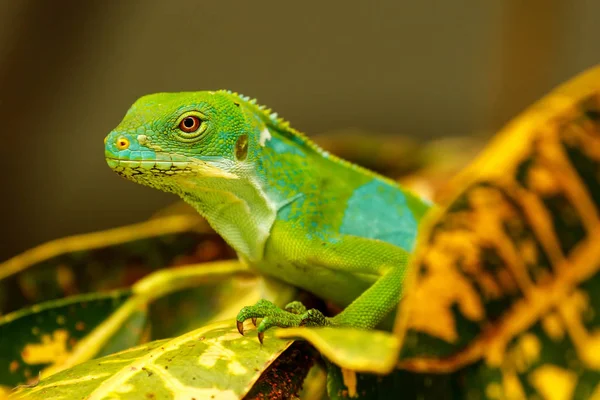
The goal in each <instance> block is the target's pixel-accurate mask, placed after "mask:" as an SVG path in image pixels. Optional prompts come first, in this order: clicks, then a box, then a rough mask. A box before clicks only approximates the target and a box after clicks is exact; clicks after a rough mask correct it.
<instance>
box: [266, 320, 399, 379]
mask: <svg viewBox="0 0 600 400" xmlns="http://www.w3.org/2000/svg"><path fill="white" fill-rule="evenodd" d="M277 337H279V338H283V339H297V338H302V339H305V340H307V341H308V342H310V344H312V345H313V346H315V348H316V349H317V350H318V351H319V352H320V353H321V354H322V355H323V356H325V357H327V358H328V359H329V360H330V361H332V362H333V363H335V364H337V365H339V366H340V367H343V368H345V369H350V370H354V371H358V372H372V373H379V374H384V373H388V372H389V371H390V370H392V369H393V367H394V366H395V365H396V362H397V360H398V350H399V348H400V342H399V341H398V338H397V337H396V336H394V335H392V334H390V333H388V332H383V331H374V330H362V329H352V328H341V327H336V328H333V327H322V328H312V327H311V328H308V327H300V328H288V329H278V330H277Z"/></svg>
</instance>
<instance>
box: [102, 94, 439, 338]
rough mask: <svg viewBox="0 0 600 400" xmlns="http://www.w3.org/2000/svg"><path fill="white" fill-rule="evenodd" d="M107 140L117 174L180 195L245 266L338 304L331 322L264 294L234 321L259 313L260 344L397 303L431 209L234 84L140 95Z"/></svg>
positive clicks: (358, 321) (369, 320)
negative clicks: (276, 334)
mask: <svg viewBox="0 0 600 400" xmlns="http://www.w3.org/2000/svg"><path fill="white" fill-rule="evenodd" d="M105 145H106V146H105V155H106V160H107V162H108V164H109V166H110V167H111V168H112V169H113V170H114V171H115V172H117V173H118V174H119V175H121V176H123V177H125V178H127V179H130V180H132V181H135V182H138V183H141V184H143V185H147V186H151V187H154V188H157V189H160V190H163V191H166V192H172V193H175V194H177V195H179V196H180V197H182V198H183V199H184V200H185V201H187V202H188V203H189V204H191V205H192V206H193V207H195V208H196V210H198V212H199V213H200V214H202V215H203V216H204V217H205V218H206V219H207V220H208V222H209V223H210V224H211V226H212V227H213V228H214V229H215V230H216V231H217V232H218V233H219V234H220V235H221V236H222V237H223V238H224V239H225V240H226V241H227V242H228V243H229V244H230V245H231V246H232V247H233V248H234V249H235V250H236V252H237V254H238V256H239V258H240V259H241V260H243V261H244V262H246V263H247V264H248V265H250V266H251V267H253V268H255V269H257V270H258V271H259V272H260V273H262V274H266V275H269V276H271V277H274V278H277V279H280V280H283V281H285V282H288V283H290V284H292V285H295V286H297V287H300V288H303V289H305V290H307V291H309V292H312V293H314V294H315V295H317V296H319V297H321V298H323V299H326V300H329V301H331V302H333V303H335V304H337V305H338V306H340V307H342V308H344V310H343V311H342V312H341V313H340V314H338V315H336V316H335V317H332V318H326V317H324V316H323V315H322V314H321V313H320V312H319V311H317V310H306V309H305V308H304V306H302V305H301V304H299V303H297V302H294V303H291V304H290V305H288V307H286V308H287V310H281V309H280V308H278V307H276V306H275V305H273V304H272V303H270V302H268V301H266V300H261V301H260V302H258V303H257V304H256V305H254V306H249V307H244V308H243V309H242V310H241V311H240V313H239V314H238V317H237V321H238V327H241V323H242V322H243V321H244V320H246V319H250V318H252V319H253V321H256V318H262V321H261V323H260V324H259V326H258V332H259V338H260V339H262V333H263V332H264V331H265V330H266V329H268V328H269V327H272V326H280V327H290V326H299V325H312V326H315V325H344V326H352V327H357V328H367V329H368V328H374V327H375V326H376V325H378V324H379V323H380V322H382V321H383V320H384V318H385V317H386V315H388V314H390V312H391V311H392V310H393V309H394V308H395V307H396V305H397V304H398V302H399V301H400V298H401V294H402V282H403V279H404V273H405V266H406V263H407V259H408V254H409V252H410V251H411V250H412V247H413V244H414V240H415V236H416V233H417V226H418V223H419V220H420V219H421V217H422V216H423V214H424V213H425V212H426V211H427V208H428V206H427V205H426V204H425V203H424V202H422V201H421V200H419V199H418V198H417V197H415V196H414V195H412V194H411V193H409V192H407V191H405V190H403V189H402V188H400V187H399V186H398V185H397V184H396V183H394V182H392V181H390V180H388V179H386V178H384V177H381V176H379V175H377V174H375V173H373V172H371V171H368V170H366V169H363V168H361V167H359V166H356V165H354V164H351V163H349V162H347V161H344V160H341V159H339V158H337V157H335V156H333V155H330V154H328V153H327V152H325V151H323V150H321V149H320V148H319V147H317V146H316V145H315V144H314V143H312V142H311V141H309V140H308V139H307V138H306V137H304V136H303V135H301V134H300V133H298V132H297V131H295V130H293V129H292V128H291V127H290V126H289V124H288V123H287V122H285V121H283V120H281V119H279V118H277V116H276V114H270V112H269V110H266V109H265V108H264V107H261V106H258V105H256V102H255V101H254V100H250V99H249V98H247V97H244V96H241V95H238V94H236V93H232V92H229V91H218V92H186V93H159V94H153V95H148V96H144V97H142V98H140V99H139V100H138V101H137V102H135V104H134V105H133V106H132V107H131V109H130V110H129V111H128V112H127V114H126V116H125V118H124V119H123V121H122V122H121V123H120V124H119V126H118V127H117V128H115V129H114V130H113V131H112V132H111V133H110V134H109V135H108V136H107V137H106V139H105ZM240 331H241V332H242V330H241V329H240Z"/></svg>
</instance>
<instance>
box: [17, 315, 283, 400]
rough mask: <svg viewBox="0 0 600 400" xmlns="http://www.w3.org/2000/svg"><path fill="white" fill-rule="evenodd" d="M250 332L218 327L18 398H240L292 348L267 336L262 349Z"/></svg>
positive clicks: (92, 365) (107, 361) (60, 377)
mask: <svg viewBox="0 0 600 400" xmlns="http://www.w3.org/2000/svg"><path fill="white" fill-rule="evenodd" d="M246 329H248V333H249V335H248V336H241V335H240V334H239V333H238V331H237V329H236V327H235V326H234V323H233V321H227V322H221V323H215V324H213V325H210V326H206V327H203V328H201V329H198V330H195V331H192V332H189V333H187V334H185V335H182V336H179V337H177V338H174V339H165V340H160V341H155V342H151V343H148V344H145V345H142V346H139V347H136V348H133V349H129V350H125V351H123V352H120V353H117V354H113V355H111V356H107V357H104V358H100V359H96V360H91V361H88V362H85V363H83V364H79V365H77V366H75V367H73V368H71V369H68V370H64V371H62V372H59V373H56V374H54V375H51V376H49V377H47V378H45V379H42V380H41V381H40V382H39V383H38V384H37V385H36V386H35V387H21V388H18V389H17V390H16V391H15V394H14V395H13V396H14V397H13V398H14V399H24V398H27V399H51V398H64V399H81V398H87V399H90V400H91V399H100V398H111V397H114V398H122V397H130V396H131V395H133V394H135V397H136V398H156V399H162V398H172V397H178V398H197V399H201V398H211V396H214V398H240V397H242V396H244V395H245V394H246V393H247V392H248V391H249V390H250V389H251V388H252V386H253V384H254V383H255V382H256V381H257V379H258V378H259V377H260V375H261V373H262V372H263V371H264V370H265V369H266V368H267V367H269V365H270V364H271V363H272V362H273V361H274V360H275V359H276V358H277V357H278V356H279V355H280V354H281V353H282V352H283V351H284V350H285V349H286V348H288V347H289V346H290V344H291V343H292V342H291V341H286V340H281V339H277V338H276V337H275V336H274V335H273V334H272V333H271V332H267V333H266V335H265V341H264V344H263V345H261V344H260V343H259V342H258V339H257V338H256V336H255V335H253V334H252V333H253V332H254V331H253V330H252V326H251V324H248V326H247V327H246Z"/></svg>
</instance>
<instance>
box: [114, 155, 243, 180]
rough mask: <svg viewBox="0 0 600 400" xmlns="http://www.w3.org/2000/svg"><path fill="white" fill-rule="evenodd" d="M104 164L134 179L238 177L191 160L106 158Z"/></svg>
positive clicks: (205, 163) (204, 163)
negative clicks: (183, 176) (184, 176)
mask: <svg viewBox="0 0 600 400" xmlns="http://www.w3.org/2000/svg"><path fill="white" fill-rule="evenodd" d="M166 156H167V157H168V156H169V155H168V154H166ZM178 158H181V157H178ZM186 158H187V157H186ZM106 163H107V164H108V165H109V167H110V168H112V169H113V170H114V171H115V172H117V173H118V174H119V175H124V176H126V177H129V176H131V177H134V176H136V175H139V174H153V175H159V176H165V177H168V176H173V175H178V174H193V175H195V176H200V177H204V178H222V179H239V176H238V175H236V174H233V173H231V172H227V171H225V170H223V169H221V168H218V167H215V166H214V165H211V164H209V163H207V162H204V161H201V160H197V159H191V158H188V159H187V160H186V161H167V160H166V157H161V159H156V160H152V159H150V160H148V159H145V160H130V159H123V158H117V157H108V156H107V157H106Z"/></svg>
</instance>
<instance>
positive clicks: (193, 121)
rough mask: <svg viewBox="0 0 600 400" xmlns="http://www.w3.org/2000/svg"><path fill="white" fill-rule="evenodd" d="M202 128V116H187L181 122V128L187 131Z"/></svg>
mask: <svg viewBox="0 0 600 400" xmlns="http://www.w3.org/2000/svg"><path fill="white" fill-rule="evenodd" d="M198 128H200V118H198V117H195V116H193V115H191V116H189V117H185V118H184V119H182V120H181V122H180V123H179V129H181V130H182V131H184V132H186V133H190V132H195V131H197V130H198Z"/></svg>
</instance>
